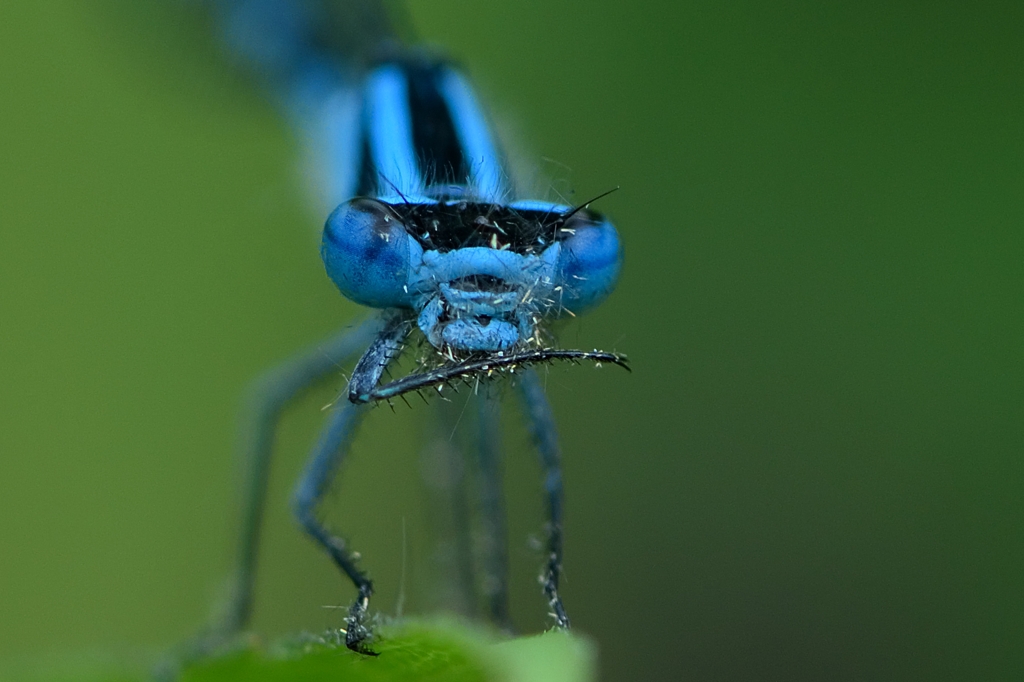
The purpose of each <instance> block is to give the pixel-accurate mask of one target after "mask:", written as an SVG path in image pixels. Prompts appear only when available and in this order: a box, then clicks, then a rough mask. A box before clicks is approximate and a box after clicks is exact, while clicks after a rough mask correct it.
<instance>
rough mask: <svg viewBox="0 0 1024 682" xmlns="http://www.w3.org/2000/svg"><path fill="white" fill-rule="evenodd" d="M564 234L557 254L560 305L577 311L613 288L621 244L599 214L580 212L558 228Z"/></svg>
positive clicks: (593, 302) (619, 264)
mask: <svg viewBox="0 0 1024 682" xmlns="http://www.w3.org/2000/svg"><path fill="white" fill-rule="evenodd" d="M561 232H562V234H565V235H568V236H567V237H566V238H565V239H563V240H562V242H561V244H562V249H561V252H560V253H559V256H558V272H559V275H560V282H559V284H560V285H561V286H562V295H561V303H562V307H563V308H565V309H567V310H569V311H570V312H572V313H580V312H583V311H584V310H586V309H587V308H591V307H593V306H595V305H597V304H599V303H600V302H601V301H603V300H604V299H605V298H606V297H607V296H608V294H610V293H611V292H612V289H614V288H615V283H616V282H617V281H618V279H619V270H620V269H621V268H622V247H621V245H620V244H619V235H618V233H616V231H615V227H614V226H613V225H612V224H611V223H610V222H608V221H607V220H605V219H604V218H603V217H601V216H598V215H597V214H594V213H589V212H587V211H580V212H579V213H577V214H576V215H574V216H572V217H571V218H569V220H568V221H566V223H565V225H564V226H563V227H562V228H561Z"/></svg>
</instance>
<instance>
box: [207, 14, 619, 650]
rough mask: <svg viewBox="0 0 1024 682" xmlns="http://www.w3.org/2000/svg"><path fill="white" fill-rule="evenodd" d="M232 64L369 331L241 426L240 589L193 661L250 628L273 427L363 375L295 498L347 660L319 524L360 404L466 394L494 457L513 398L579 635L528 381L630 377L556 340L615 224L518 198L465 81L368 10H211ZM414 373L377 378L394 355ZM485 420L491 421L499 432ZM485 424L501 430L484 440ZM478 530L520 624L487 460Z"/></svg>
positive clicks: (272, 379) (321, 353)
mask: <svg viewBox="0 0 1024 682" xmlns="http://www.w3.org/2000/svg"><path fill="white" fill-rule="evenodd" d="M211 7H212V10H213V12H214V14H215V17H216V25H217V26H218V27H219V30H220V31H221V33H222V36H223V42H224V43H225V45H226V46H227V48H228V50H229V51H230V53H231V54H232V55H233V56H234V57H235V58H236V59H237V60H239V61H241V62H243V63H245V64H246V65H248V66H250V67H252V69H253V71H254V72H255V73H256V74H257V75H258V77H259V78H260V79H261V80H262V81H263V82H264V83H265V84H266V85H267V89H268V91H269V92H270V93H271V94H272V96H273V98H274V99H275V101H276V102H277V103H278V104H279V106H280V108H281V109H282V110H283V112H284V113H285V115H286V116H287V118H288V119H289V121H290V122H291V123H292V124H293V125H294V126H295V127H296V129H297V130H298V131H299V132H300V135H301V136H302V137H303V139H304V140H305V142H306V144H307V145H308V147H309V149H310V152H311V159H312V160H313V164H314V166H315V168H316V169H317V181H318V184H319V185H320V189H321V191H322V192H323V194H324V195H325V196H326V200H327V202H328V203H329V204H330V205H332V206H336V208H334V210H333V212H332V213H331V214H330V216H329V217H328V219H327V222H326V225H325V227H324V231H323V240H322V247H321V255H322V257H323V262H324V265H325V267H326V270H327V274H328V276H329V277H330V278H331V280H332V281H333V282H334V283H335V284H336V285H337V287H338V289H339V290H340V291H341V293H343V294H344V295H345V296H347V297H348V298H349V299H351V300H353V301H355V302H357V303H360V304H363V305H366V306H369V307H371V308H375V309H377V310H378V312H377V313H375V314H373V315H371V316H370V317H369V318H368V319H367V320H366V321H364V322H362V323H360V324H358V325H356V326H354V327H351V326H347V327H346V328H345V329H344V330H343V331H342V332H340V333H339V334H337V335H336V336H334V337H333V338H331V339H328V340H326V341H324V342H322V343H319V344H317V345H316V346H315V347H314V348H312V349H311V350H309V351H307V352H305V353H303V354H301V355H299V356H297V357H295V358H293V359H291V360H289V361H287V362H285V363H284V364H282V365H281V366H279V367H277V368H275V369H273V370H271V371H270V372H268V373H266V374H265V375H264V376H263V377H262V378H261V379H260V380H259V381H258V382H257V383H256V388H255V391H254V395H255V396H256V397H255V398H254V400H253V401H252V403H251V405H250V408H249V413H248V416H247V421H246V423H247V424H248V425H249V426H250V427H251V429H250V432H251V438H250V439H249V440H247V441H246V442H245V444H244V452H243V454H244V456H245V458H246V460H247V462H248V467H247V479H246V481H247V482H246V488H245V491H246V492H245V509H244V514H243V519H242V529H241V534H240V546H239V554H238V559H237V564H236V569H235V576H234V582H233V591H232V595H231V597H230V601H229V605H228V608H227V610H226V611H225V613H224V615H223V617H222V618H221V619H220V620H219V621H218V622H216V623H214V624H213V627H212V630H211V631H210V632H209V633H207V635H205V636H204V638H203V640H202V643H201V646H200V649H203V648H209V647H210V646H213V645H214V644H215V643H216V642H217V641H222V640H223V638H224V637H226V636H229V635H230V634H232V633H234V632H237V631H238V630H240V629H242V628H244V627H245V626H246V624H247V622H248V619H249V616H250V611H251V606H252V591H253V580H254V574H255V567H256V556H257V549H258V545H259V527H260V522H261V517H262V513H263V503H264V497H265V492H266V485H267V475H268V464H269V459H270V454H271V449H272V443H273V436H274V428H275V424H276V421H277V419H278V417H279V416H280V414H281V411H282V410H283V409H284V407H285V406H286V405H287V404H288V403H289V402H290V401H291V400H292V399H293V398H295V397H296V396H297V395H299V394H300V393H302V392H303V390H304V389H306V388H307V387H309V386H311V385H312V384H313V383H314V382H316V381H317V380H319V379H321V378H322V377H324V376H327V375H329V374H331V373H336V372H338V367H339V366H341V365H343V364H344V363H345V362H347V361H350V360H352V359H355V358H357V357H358V361H357V362H356V363H355V366H354V369H353V370H352V373H351V376H350V379H349V382H348V388H347V390H346V392H345V395H344V396H343V398H342V399H340V400H339V401H338V403H337V404H336V405H335V406H334V407H333V408H332V409H331V410H330V411H329V412H328V415H327V420H326V425H325V426H324V430H323V433H322V435H321V437H320V440H319V442H318V443H317V445H316V447H315V449H314V451H313V453H312V455H311V458H310V461H309V464H308V466H307V469H306V471H305V473H304V474H303V476H302V479H301V481H300V483H299V485H298V488H297V489H296V492H295V495H294V498H293V507H294V511H295V514H296V516H297V517H298V519H299V522H300V523H301V525H302V526H303V528H304V529H305V530H306V532H307V533H308V534H309V535H310V536H311V537H312V538H313V539H314V540H315V541H316V542H317V543H318V544H319V545H320V546H321V547H322V548H323V549H324V550H325V551H326V552H327V553H328V554H329V555H330V557H331V558H332V559H333V561H334V563H335V564H336V565H337V566H338V568H339V569H340V570H341V571H342V572H343V573H345V575H346V576H347V577H348V578H349V579H350V580H351V581H352V583H353V584H354V586H355V587H356V589H357V591H358V594H357V596H356V599H355V601H354V602H353V604H352V606H351V607H350V608H349V610H348V615H347V617H346V626H345V628H344V630H345V642H346V645H347V646H348V647H349V648H351V649H353V650H355V651H358V652H361V653H364V654H372V653H373V650H372V649H371V648H370V646H369V643H370V641H371V637H372V633H371V630H370V627H369V624H368V621H367V614H368V608H369V602H370V597H371V595H372V594H373V583H372V582H371V580H370V579H369V577H367V575H366V573H364V572H363V571H362V570H361V569H360V568H359V567H357V565H356V562H355V560H354V557H353V552H352V550H351V549H350V548H348V547H347V546H346V544H345V543H344V542H343V541H342V540H340V539H339V538H338V537H337V536H336V535H335V534H334V533H333V532H332V531H330V530H328V529H327V527H326V526H325V524H324V523H323V522H322V521H321V519H320V517H319V516H318V514H317V508H318V503H319V502H320V500H321V498H322V496H323V495H324V493H325V492H326V490H327V489H328V488H329V486H330V483H331V481H332V479H333V474H334V472H335V471H336V469H337V467H338V465H339V463H340V461H341V460H342V458H343V457H344V455H345V453H346V451H347V449H348V446H349V443H350V441H351V439H352V437H353V434H354V432H355V429H356V427H357V425H358V423H359V421H360V419H361V417H362V416H363V415H364V413H365V412H366V409H367V407H368V406H370V405H371V404H373V403H377V402H380V401H384V402H391V401H393V400H395V399H402V400H404V399H405V395H406V394H409V393H416V392H419V393H421V394H431V393H438V392H444V391H445V390H447V388H448V387H451V388H452V389H457V388H458V387H459V386H462V385H466V386H469V387H471V388H472V389H473V391H476V392H479V393H480V394H481V398H480V400H479V402H480V403H481V405H482V406H481V410H480V413H481V415H482V416H481V424H482V425H483V427H482V428H483V431H484V434H485V437H484V438H482V439H481V445H480V447H481V449H482V450H484V451H488V450H490V449H492V448H491V446H490V443H493V441H494V439H496V438H497V433H496V426H494V423H493V422H494V419H493V415H494V412H493V410H494V402H495V395H496V394H494V393H493V392H491V391H489V390H488V387H489V386H490V385H491V384H492V383H493V382H494V381H495V380H497V379H499V378H500V379H504V380H511V381H510V383H512V384H513V385H514V386H515V387H516V390H517V391H518V392H519V395H520V397H521V399H522V401H523V405H524V414H525V415H526V418H527V422H528V428H529V430H530V432H531V434H532V436H533V439H534V442H535V444H536V447H537V449H538V450H539V452H540V457H541V463H542V466H543V469H544V487H545V492H546V495H547V506H548V510H547V513H548V522H549V523H548V538H547V545H546V547H547V549H546V560H545V568H544V573H543V576H542V579H541V582H542V585H543V592H544V595H545V596H546V599H547V600H548V604H549V607H550V609H551V613H552V615H553V617H554V621H555V624H556V626H558V627H563V628H564V627H568V626H569V618H568V616H567V615H566V611H565V608H564V607H563V604H562V600H561V597H560V596H559V577H560V572H561V563H562V482H561V471H560V463H559V460H560V453H559V448H558V443H557V437H556V431H555V425H554V421H553V418H552V415H551V409H550V407H549V405H548V402H547V399H546V397H545V394H544V389H543V386H542V384H541V382H540V381H539V379H538V376H537V373H536V371H535V366H536V365H537V364H539V363H545V362H552V361H555V360H570V361H574V362H579V361H593V362H596V363H602V362H606V363H614V364H618V365H622V366H625V365H626V363H625V359H624V358H623V357H622V356H620V355H617V354H615V353H609V352H603V351H597V350H594V351H581V350H566V349H561V348H558V347H557V346H555V343H554V339H553V336H552V334H551V331H550V327H551V323H552V322H553V321H555V320H557V319H559V318H565V317H567V316H573V315H575V314H576V313H579V312H581V311H584V310H586V309H588V308H591V307H593V306H595V305H597V304H599V303H600V302H601V301H602V300H603V299H604V298H605V297H606V296H607V295H608V294H609V293H610V292H611V290H612V288H613V287H614V285H615V282H616V279H617V276H618V272H619V269H620V267H621V263H622V255H621V249H620V245H619V240H618V236H617V234H616V231H615V229H614V227H613V226H612V225H611V223H610V222H609V221H608V220H606V219H605V218H604V217H602V216H601V215H600V214H598V213H596V212H594V211H592V210H591V209H590V208H589V202H585V203H584V204H577V205H569V204H566V203H557V202H549V201H540V200H534V199H524V198H523V197H521V196H519V192H518V191H517V187H516V184H515V182H514V179H513V178H512V176H511V175H510V173H509V171H508V170H507V164H506V163H505V158H504V155H503V153H502V151H501V149H500V147H499V145H498V144H497V143H496V141H495V138H494V136H493V135H492V132H491V127H490V124H489V123H488V119H487V117H486V115H485V114H484V111H483V109H482V107H481V105H480V103H479V102H478V100H477V98H476V96H475V94H474V91H473V89H472V87H471V86H470V84H469V82H468V80H467V78H466V76H465V75H464V73H463V72H462V70H461V69H459V68H458V67H457V66H455V65H454V64H453V63H452V62H451V61H449V60H448V59H446V58H444V57H443V56H440V55H439V54H437V53H436V52H435V51H432V50H429V49H426V48H417V47H407V45H408V42H407V41H401V40H399V36H398V34H399V31H397V30H396V29H395V28H394V26H395V23H394V21H393V20H392V18H391V17H390V16H389V14H388V12H387V11H386V8H384V7H383V6H382V5H380V4H378V3H376V2H352V1H349V2H336V3H328V2H303V1H301V0H221V1H219V2H213V3H212V4H211ZM403 356H404V357H409V358H412V361H413V363H414V366H413V367H412V369H411V370H409V371H408V372H407V373H406V374H405V375H404V376H401V377H399V378H395V379H391V380H384V379H383V377H384V375H385V373H386V372H387V371H389V369H390V368H393V367H395V366H396V362H397V361H398V360H399V359H400V358H402V357H403ZM488 415H490V416H488ZM488 424H489V425H488ZM481 461H482V462H485V463H487V465H484V466H481V469H482V470H483V472H484V474H485V476H484V479H485V483H484V487H485V488H487V491H485V493H484V494H483V495H482V497H483V498H484V499H485V500H491V503H489V504H485V506H484V510H483V513H484V514H485V515H487V516H488V517H489V522H488V524H487V527H488V528H489V529H490V530H491V531H493V533H495V534H496V535H498V537H495V538H492V540H493V542H492V543H491V545H493V546H494V547H496V549H495V550H494V554H495V556H494V557H492V559H491V560H490V561H489V562H488V569H487V570H488V571H489V572H490V573H491V574H492V576H493V577H494V579H495V581H496V587H494V589H492V590H491V591H490V592H489V594H488V595H487V597H488V603H489V610H490V614H491V617H492V619H493V620H494V621H496V622H497V623H498V624H499V625H501V626H507V625H508V623H509V616H508V607H507V603H505V602H506V601H507V590H506V589H505V588H504V584H505V575H504V573H505V571H506V566H505V561H504V560H503V559H502V552H503V550H502V549H501V545H503V544H504V542H505V538H504V537H503V536H502V535H501V534H502V532H503V531H502V530H501V529H502V528H503V527H504V526H503V522H502V520H501V519H500V518H499V516H500V513H501V509H500V504H497V503H494V502H493V501H494V496H495V494H496V490H497V489H498V487H499V486H498V485H496V484H495V477H496V475H497V474H496V473H495V471H494V469H495V467H494V466H493V457H490V458H489V457H487V456H484V457H481Z"/></svg>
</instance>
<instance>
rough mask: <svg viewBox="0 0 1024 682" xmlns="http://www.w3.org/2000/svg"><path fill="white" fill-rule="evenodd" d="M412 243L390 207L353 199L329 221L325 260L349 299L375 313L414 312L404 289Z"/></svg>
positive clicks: (322, 255)
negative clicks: (377, 310)
mask: <svg viewBox="0 0 1024 682" xmlns="http://www.w3.org/2000/svg"><path fill="white" fill-rule="evenodd" d="M411 241H412V238H411V237H410V236H409V235H408V233H407V232H406V231H405V226H404V225H402V223H401V222H400V221H399V220H398V218H396V217H395V214H394V213H392V211H391V209H390V207H389V206H388V205H387V204H385V203H383V202H380V201H376V200H373V199H353V200H352V201H348V202H345V203H344V204H342V205H341V206H339V207H338V208H336V209H335V210H334V212H333V213H332V214H331V215H330V217H329V218H328V219H327V224H326V225H324V236H323V241H322V243H321V245H320V256H321V257H322V258H323V260H324V267H326V268H327V275H328V276H329V277H330V278H331V280H332V281H333V282H334V283H335V284H336V285H337V287H338V289H339V290H340V291H341V293H342V294H344V295H345V296H346V297H347V298H349V299H351V300H353V301H355V302H356V303H361V304H362V305H367V306H371V307H374V308H393V307H411V305H412V303H411V299H410V296H409V294H408V292H407V291H406V286H405V285H406V282H407V281H408V276H409V268H410V265H409V259H410V247H411V245H410V242H411Z"/></svg>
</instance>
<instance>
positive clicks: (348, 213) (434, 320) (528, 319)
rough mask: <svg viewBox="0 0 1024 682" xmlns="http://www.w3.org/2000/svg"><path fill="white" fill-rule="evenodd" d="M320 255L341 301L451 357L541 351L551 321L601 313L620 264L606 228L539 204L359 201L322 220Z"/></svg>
mask: <svg viewBox="0 0 1024 682" xmlns="http://www.w3.org/2000/svg"><path fill="white" fill-rule="evenodd" d="M321 255H322V256H323V260H324V264H325V265H326V268H327V273H328V275H330V277H331V279H332V280H333V281H334V283H335V284H336V285H337V286H338V288H339V289H340V290H341V292H342V293H343V294H344V295H345V296H347V297H348V298H350V299H351V300H353V301H355V302H357V303H361V304H363V305H368V306H373V307H377V308H402V309H408V310H412V311H415V313H416V315H417V318H416V323H417V326H418V327H419V328H420V330H421V331H422V332H423V334H424V335H425V336H426V338H427V339H428V340H429V342H430V344H431V345H432V346H433V347H434V348H436V349H438V350H439V351H441V352H442V353H443V354H444V355H446V356H447V357H450V358H456V357H465V356H466V355H467V354H473V353H497V352H504V351H519V350H526V349H531V348H540V347H542V346H543V345H545V337H544V333H543V332H544V322H545V321H547V320H553V319H557V318H560V317H564V316H567V315H575V314H576V313H579V312H581V311H583V310H585V309H586V308H588V307H591V306H593V305H596V304H598V303H600V302H601V301H602V300H603V299H604V298H605V297H606V296H607V295H608V294H609V293H610V292H611V290H612V289H613V288H614V286H615V282H616V280H617V278H618V274H619V269H620V267H621V264H622V251H621V248H620V245H619V239H618V235H617V234H616V232H615V228H614V227H613V226H612V224H611V223H610V222H608V221H607V220H605V219H604V218H603V217H602V216H600V215H599V214H597V213H595V212H592V211H590V210H587V209H574V208H571V207H568V206H562V205H558V204H551V203H547V202H538V201H529V202H513V203H510V204H496V203H489V202H474V201H467V200H463V199H448V200H422V201H412V200H405V199H402V198H399V199H398V200H397V201H390V200H386V199H376V198H374V199H370V198H357V199H353V200H351V201H348V202H345V203H344V204H342V205H341V206H339V207H338V208H337V209H336V210H335V211H334V213H333V214H331V216H330V218H329V219H328V220H327V224H326V226H325V228H324V234H323V244H322V247H321Z"/></svg>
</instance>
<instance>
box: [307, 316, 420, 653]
mask: <svg viewBox="0 0 1024 682" xmlns="http://www.w3.org/2000/svg"><path fill="white" fill-rule="evenodd" d="M411 330H412V318H411V315H410V314H409V313H407V312H402V311H395V312H393V313H392V314H391V316H390V317H389V318H388V319H387V321H386V322H385V323H384V327H383V329H382V330H381V331H380V333H379V334H378V335H377V338H375V339H374V341H373V342H372V343H371V344H370V346H369V347H368V348H367V349H366V352H364V353H363V356H362V357H361V358H360V359H359V362H358V363H356V367H355V370H354V371H353V372H352V378H351V380H350V381H349V389H348V390H349V400H348V402H345V403H343V404H342V405H340V406H338V407H336V408H335V409H334V410H333V411H332V412H331V414H330V417H329V418H328V421H327V425H326V426H325V427H324V430H323V432H322V433H321V436H320V440H319V441H318V442H317V444H316V447H315V448H314V450H313V453H312V455H311V457H310V459H309V464H307V465H306V470H305V472H304V473H303V475H302V478H301V479H300V481H299V485H298V487H297V488H296V490H295V494H294V496H293V498H292V507H293V509H294V512H295V516H296V518H298V520H299V523H300V524H302V527H303V529H305V531H306V532H307V533H308V534H309V535H310V537H312V538H313V539H314V540H315V541H316V542H317V543H318V544H319V545H320V546H321V547H323V548H324V550H326V551H327V553H328V554H329V555H330V556H331V559H333V560H334V563H335V565H337V566H338V568H340V569H341V570H342V572H343V573H344V574H345V575H347V576H348V578H349V580H351V581H352V584H353V585H355V587H356V589H357V590H358V595H357V596H356V599H355V601H354V602H353V603H352V606H351V607H350V608H349V612H348V617H347V618H346V621H345V645H346V646H347V647H348V648H349V649H352V650H353V651H356V652H358V653H361V654H366V655H370V656H376V655H377V654H376V652H374V651H373V650H371V649H370V648H369V647H368V646H367V644H368V642H369V641H370V640H371V639H372V635H373V633H372V632H371V630H370V628H369V626H367V624H366V616H367V613H368V610H369V606H370V597H371V596H372V595H373V582H372V581H371V580H370V579H369V578H368V577H367V576H366V574H365V573H363V572H362V571H361V570H359V569H358V568H357V567H356V564H355V558H354V555H353V553H352V552H351V551H350V550H349V549H348V547H347V546H346V543H345V541H344V540H343V539H341V538H340V537H338V536H337V535H335V534H333V533H332V532H331V531H330V530H328V529H327V527H326V526H324V524H323V522H321V521H320V519H319V518H318V516H317V513H316V510H317V506H318V505H319V503H320V500H321V498H323V496H324V493H326V492H327V490H328V489H329V488H330V486H331V483H332V482H333V481H334V475H335V473H336V472H337V470H338V466H339V465H340V464H341V461H342V460H343V459H344V457H345V455H346V454H347V453H348V450H349V447H350V446H351V443H352V437H353V436H354V435H355V430H356V427H357V426H358V425H359V421H360V419H361V418H362V416H363V414H364V413H365V412H366V409H367V405H366V404H365V403H366V402H367V399H365V398H364V399H362V400H361V399H360V398H363V396H365V395H367V394H368V393H369V392H371V391H372V390H373V389H374V388H375V386H376V384H377V383H378V382H379V381H380V377H381V375H383V373H384V370H385V369H386V368H387V366H388V364H390V363H391V361H392V360H394V359H395V358H396V357H398V355H400V354H401V352H402V350H403V348H404V343H405V339H406V337H407V336H408V335H409V332H410V331H411Z"/></svg>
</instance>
